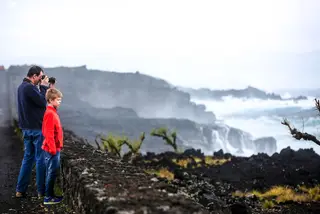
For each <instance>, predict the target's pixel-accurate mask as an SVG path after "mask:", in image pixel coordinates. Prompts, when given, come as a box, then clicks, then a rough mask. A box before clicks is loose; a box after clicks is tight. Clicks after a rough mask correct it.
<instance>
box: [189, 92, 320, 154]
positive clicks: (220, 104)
mask: <svg viewBox="0 0 320 214" xmlns="http://www.w3.org/2000/svg"><path fill="white" fill-rule="evenodd" d="M287 96H288V95H287ZM192 101H193V102H195V103H197V104H204V105H205V106H206V108H207V110H208V111H212V112H214V114H215V115H216V117H217V120H218V121H219V122H221V123H224V124H226V125H228V126H231V127H235V128H239V129H241V130H243V131H246V132H249V133H250V134H251V135H252V136H253V137H254V138H259V137H265V136H273V137H274V138H276V140H277V152H280V151H281V150H282V149H283V148H286V147H291V148H292V149H293V150H298V149H300V148H313V149H314V150H315V151H316V152H317V153H318V154H320V146H318V145H316V144H315V143H313V142H311V141H304V140H300V141H299V140H296V139H294V138H293V137H292V136H291V135H290V133H289V129H288V128H287V127H286V126H284V125H282V124H281V121H282V120H283V118H284V117H285V118H287V119H288V120H289V122H291V124H292V125H294V127H295V128H297V129H299V130H301V131H303V132H308V133H310V134H313V135H315V136H319V138H320V113H319V112H318V111H317V110H316V108H315V105H314V97H308V100H301V101H293V100H281V101H280V100H260V99H238V98H233V97H230V96H229V97H224V98H223V100H222V101H214V100H203V99H202V100H201V99H197V98H192ZM249 155H251V153H248V154H244V156H249Z"/></svg>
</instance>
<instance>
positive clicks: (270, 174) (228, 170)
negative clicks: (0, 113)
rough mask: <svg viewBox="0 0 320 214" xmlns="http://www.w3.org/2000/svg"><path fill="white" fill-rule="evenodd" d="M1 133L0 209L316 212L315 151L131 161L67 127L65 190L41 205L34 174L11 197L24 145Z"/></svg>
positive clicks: (319, 161) (188, 154)
mask: <svg viewBox="0 0 320 214" xmlns="http://www.w3.org/2000/svg"><path fill="white" fill-rule="evenodd" d="M0 136H1V137H2V138H1V143H0V185H1V189H2V191H1V192H0V213H85V211H86V209H89V208H88V207H90V205H91V206H92V204H94V203H96V205H95V206H94V207H92V208H90V209H96V210H97V211H98V210H100V211H101V210H105V211H104V212H98V213H117V211H119V212H121V211H128V210H129V211H130V212H131V211H132V213H139V212H141V213H143V212H145V211H146V212H147V213H207V212H206V210H208V212H210V213H220V214H231V213H232V214H233V213H237V214H238V213H239V214H240V213H254V214H258V213H259V214H260V213H266V214H271V213H288V214H289V213H293V214H294V213H302V214H303V213H308V214H311V213H320V203H319V199H320V186H319V179H320V156H319V155H317V154H316V153H315V152H314V151H313V150H311V149H305V150H299V151H296V152H295V151H293V150H291V149H289V148H287V149H284V150H282V151H281V152H280V153H279V154H278V153H276V154H274V155H272V156H271V157H269V156H267V155H265V154H259V155H255V156H252V157H249V158H243V157H241V158H240V157H233V156H231V155H230V154H223V152H221V151H220V152H216V153H214V154H213V156H210V157H209V156H204V155H203V154H202V153H201V151H199V150H197V151H196V150H187V151H185V152H184V153H182V154H177V153H174V152H166V153H162V154H154V153H147V154H146V155H144V156H139V157H138V158H137V159H135V160H134V161H133V164H130V163H128V162H127V160H125V159H123V160H119V159H117V158H115V157H113V156H110V155H109V154H103V153H102V152H100V151H97V150H95V149H94V148H92V147H91V146H90V145H85V144H83V143H79V141H78V139H76V138H75V136H74V135H73V134H72V133H70V132H66V143H65V144H66V145H65V149H64V156H62V161H63V165H64V169H63V173H64V179H66V180H65V181H64V187H63V188H64V189H67V190H68V192H67V193H65V194H68V195H67V196H66V198H65V199H66V200H65V201H64V203H63V204H61V205H60V206H54V207H45V206H43V205H42V203H41V200H39V199H38V198H37V197H35V196H36V190H35V185H34V180H33V183H32V184H31V185H30V193H29V197H27V198H25V199H21V200H19V199H16V198H14V189H15V188H14V187H15V185H16V178H17V175H18V173H19V168H20V164H21V159H22V156H23V151H22V145H21V142H20V141H19V139H18V138H17V137H15V133H14V132H13V130H12V129H9V128H0ZM80 157H81V158H80ZM101 160H103V161H101ZM33 177H34V176H33ZM88 184H90V185H89V188H88V187H86V186H87V185H88ZM275 186H276V187H275ZM290 188H291V189H290ZM270 189H271V190H272V191H271V192H270V191H269V192H267V193H268V194H267V193H265V192H266V191H268V190H270ZM97 190H99V191H98V192H96V191H97ZM83 192H85V195H83ZM97 194H98V195H99V197H96V196H97ZM72 198H77V200H80V199H81V200H82V201H81V203H82V205H81V206H80V207H79V206H78V204H77V202H76V201H70V200H71V199H72ZM97 199H98V200H97ZM194 201H195V202H194ZM196 202H198V203H199V205H197V203H196ZM66 204H68V205H69V206H67V205H66ZM70 205H72V206H70ZM77 206H78V208H77V209H78V210H75V209H73V210H71V209H70V207H77ZM87 213H88V212H87Z"/></svg>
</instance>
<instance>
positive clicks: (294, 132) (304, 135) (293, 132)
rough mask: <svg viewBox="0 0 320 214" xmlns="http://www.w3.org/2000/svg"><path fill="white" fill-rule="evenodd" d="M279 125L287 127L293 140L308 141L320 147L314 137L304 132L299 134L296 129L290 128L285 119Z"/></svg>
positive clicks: (319, 142)
mask: <svg viewBox="0 0 320 214" xmlns="http://www.w3.org/2000/svg"><path fill="white" fill-rule="evenodd" d="M319 107H320V106H319ZM281 124H282V125H285V126H287V127H288V128H289V130H290V133H291V135H292V137H294V138H295V139H297V140H301V139H303V140H309V141H312V142H314V143H316V144H317V145H319V146H320V141H319V140H318V139H317V138H316V137H315V136H314V135H311V134H308V133H306V132H304V133H302V132H300V131H299V130H297V129H296V128H294V127H292V126H291V125H290V123H289V121H288V120H287V119H284V120H283V121H282V122H281Z"/></svg>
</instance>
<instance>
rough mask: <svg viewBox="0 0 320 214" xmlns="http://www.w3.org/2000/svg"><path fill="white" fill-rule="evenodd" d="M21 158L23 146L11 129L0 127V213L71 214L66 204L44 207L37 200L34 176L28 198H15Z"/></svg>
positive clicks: (40, 200) (39, 200) (40, 201)
mask: <svg viewBox="0 0 320 214" xmlns="http://www.w3.org/2000/svg"><path fill="white" fill-rule="evenodd" d="M22 157H23V146H22V143H21V141H20V139H19V138H18V137H17V136H16V134H15V133H14V131H13V130H12V129H11V128H6V127H0V189H1V191H0V213H21V214H22V213H23V214H32V213H37V214H38V213H59V214H60V213H61V214H69V213H70V214H71V213H73V212H72V210H70V209H69V208H68V207H67V206H66V204H64V203H62V204H60V205H59V206H44V205H43V204H42V199H38V197H37V191H36V186H35V175H33V176H32V177H33V180H32V183H31V184H30V186H29V189H28V196H27V197H26V198H23V199H17V198H15V186H16V182H17V178H18V174H19V170H20V165H21V160H22Z"/></svg>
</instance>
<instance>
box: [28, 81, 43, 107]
mask: <svg viewBox="0 0 320 214" xmlns="http://www.w3.org/2000/svg"><path fill="white" fill-rule="evenodd" d="M45 94H46V90H45V88H43V89H42V90H41V92H40V91H39V90H38V88H37V87H35V86H31V85H30V86H28V87H27V88H26V95H27V96H28V97H29V98H30V99H31V100H32V101H33V102H34V103H35V104H36V105H38V106H39V107H42V108H45V107H46V105H47V101H46V96H45Z"/></svg>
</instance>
